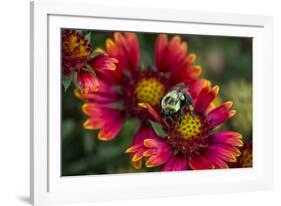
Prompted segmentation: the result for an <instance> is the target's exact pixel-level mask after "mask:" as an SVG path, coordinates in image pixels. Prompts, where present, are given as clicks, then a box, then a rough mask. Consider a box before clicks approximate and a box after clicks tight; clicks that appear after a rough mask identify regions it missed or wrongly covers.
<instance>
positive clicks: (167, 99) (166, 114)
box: [161, 83, 195, 124]
mask: <svg viewBox="0 0 281 206" xmlns="http://www.w3.org/2000/svg"><path fill="white" fill-rule="evenodd" d="M186 108H187V109H188V110H189V112H190V113H191V116H192V117H193V118H194V117H195V113H194V108H193V103H192V97H191V96H190V94H189V93H188V91H187V87H186V86H185V85H184V84H183V83H180V84H178V85H176V86H174V87H173V88H172V89H171V90H170V91H169V92H167V93H166V95H165V96H164V97H163V98H162V99H161V115H162V117H163V118H164V119H165V121H166V122H167V123H171V124H173V122H174V118H175V117H176V116H177V115H179V118H180V122H181V119H182V116H183V115H184V112H185V110H186Z"/></svg>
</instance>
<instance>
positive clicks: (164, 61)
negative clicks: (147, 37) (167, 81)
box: [155, 34, 187, 75]
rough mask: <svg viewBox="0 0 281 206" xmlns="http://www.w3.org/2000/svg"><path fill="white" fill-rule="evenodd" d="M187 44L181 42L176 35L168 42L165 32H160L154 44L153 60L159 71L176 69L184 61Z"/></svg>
mask: <svg viewBox="0 0 281 206" xmlns="http://www.w3.org/2000/svg"><path fill="white" fill-rule="evenodd" d="M186 53H187V44H186V43H185V42H181V39H180V37H179V36H178V35H176V36H174V37H173V38H172V39H171V40H170V42H168V38H167V35H166V34H160V35H159V36H158V38H157V39H156V44H155V62H156V67H157V69H158V70H159V71H170V72H172V75H173V74H174V73H173V72H174V71H176V70H178V69H179V68H180V67H181V66H182V65H183V63H184V62H185V61H186Z"/></svg>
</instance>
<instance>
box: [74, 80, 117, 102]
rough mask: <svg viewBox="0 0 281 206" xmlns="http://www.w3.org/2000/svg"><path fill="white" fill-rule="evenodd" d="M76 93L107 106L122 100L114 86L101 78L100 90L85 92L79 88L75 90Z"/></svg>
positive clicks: (87, 100) (84, 98)
mask: <svg viewBox="0 0 281 206" xmlns="http://www.w3.org/2000/svg"><path fill="white" fill-rule="evenodd" d="M74 94H75V95H76V96H77V97H78V98H80V99H82V100H83V101H86V102H92V103H96V104H100V105H101V106H106V105H108V104H110V103H114V102H118V101H119V100H120V97H119V95H118V94H117V93H116V91H114V90H113V87H112V86H111V85H109V84H107V83H105V82H103V81H101V80H99V89H98V91H96V92H88V93H87V94H84V93H80V92H79V91H78V90H74Z"/></svg>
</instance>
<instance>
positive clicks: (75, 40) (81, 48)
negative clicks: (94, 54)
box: [63, 33, 91, 58]
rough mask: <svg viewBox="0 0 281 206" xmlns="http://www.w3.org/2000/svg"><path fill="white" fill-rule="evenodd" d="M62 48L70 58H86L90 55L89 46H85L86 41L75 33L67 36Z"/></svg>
mask: <svg viewBox="0 0 281 206" xmlns="http://www.w3.org/2000/svg"><path fill="white" fill-rule="evenodd" d="M63 46H64V50H65V51H66V52H67V53H68V54H69V55H71V56H72V57H77V58H87V57H88V56H89V55H90V53H91V49H90V46H89V45H88V44H87V42H86V40H84V39H83V38H81V37H80V36H78V35H76V34H75V33H73V34H71V35H70V36H69V38H68V39H67V41H65V42H64V45H63Z"/></svg>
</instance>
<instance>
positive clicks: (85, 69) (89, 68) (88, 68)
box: [82, 65, 97, 77]
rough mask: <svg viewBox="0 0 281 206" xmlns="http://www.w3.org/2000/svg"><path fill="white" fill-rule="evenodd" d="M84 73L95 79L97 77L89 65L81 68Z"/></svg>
mask: <svg viewBox="0 0 281 206" xmlns="http://www.w3.org/2000/svg"><path fill="white" fill-rule="evenodd" d="M82 69H83V70H84V71H86V72H90V73H91V74H92V75H94V76H95V77H96V76H97V75H96V72H95V71H94V70H93V68H92V67H91V66H90V65H86V66H85V67H83V68H82Z"/></svg>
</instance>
